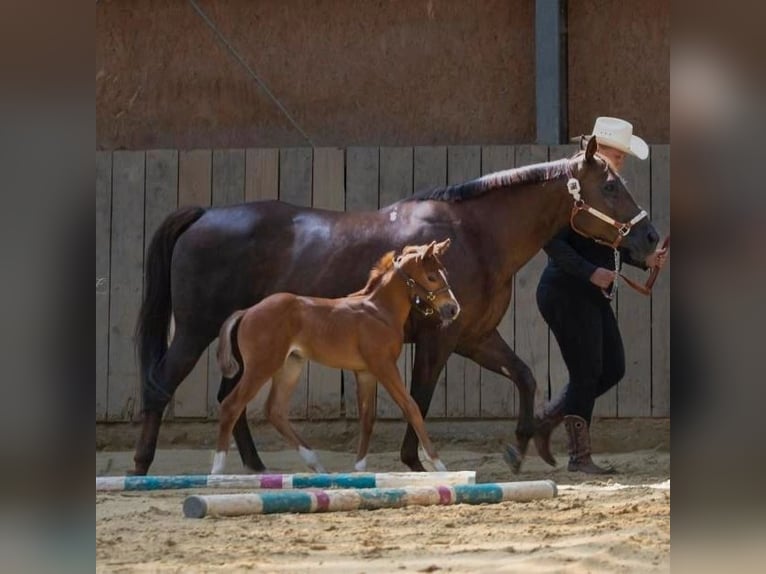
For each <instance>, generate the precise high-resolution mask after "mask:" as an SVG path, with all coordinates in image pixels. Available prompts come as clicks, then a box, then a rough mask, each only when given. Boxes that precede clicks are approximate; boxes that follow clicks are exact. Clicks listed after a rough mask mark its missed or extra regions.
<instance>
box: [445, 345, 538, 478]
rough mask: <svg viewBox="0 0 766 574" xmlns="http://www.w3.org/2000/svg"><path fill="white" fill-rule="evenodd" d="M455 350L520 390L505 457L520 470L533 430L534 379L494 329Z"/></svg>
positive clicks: (512, 465) (535, 385)
mask: <svg viewBox="0 0 766 574" xmlns="http://www.w3.org/2000/svg"><path fill="white" fill-rule="evenodd" d="M457 352H458V353H460V354H461V355H462V356H464V357H466V358H468V359H471V360H472V361H475V362H476V363H478V364H479V365H481V366H482V367H484V368H485V369H489V370H490V371H494V372H495V373H498V374H500V375H503V376H505V377H507V378H509V379H510V380H512V381H513V382H514V383H515V384H516V387H517V388H518V389H519V401H520V403H519V420H518V422H517V424H516V446H515V447H512V446H510V447H508V449H507V452H506V460H507V461H508V464H510V465H511V468H512V469H513V471H514V472H519V470H520V469H521V462H522V460H523V458H524V455H525V454H526V452H527V447H528V446H529V440H530V439H531V438H532V436H533V435H534V433H535V421H534V412H535V391H536V389H537V382H536V381H535V378H534V376H533V375H532V371H531V370H530V368H529V367H528V366H527V364H526V363H525V362H524V361H522V360H521V359H520V358H519V357H518V355H516V353H514V352H513V351H512V350H511V348H510V347H509V346H508V344H507V343H506V342H505V341H504V340H503V338H502V337H501V336H500V333H498V332H497V330H495V331H492V333H490V334H489V335H488V336H487V337H484V338H483V339H481V340H480V341H478V342H477V343H475V344H468V345H466V344H461V345H460V346H459V347H458V349H457Z"/></svg>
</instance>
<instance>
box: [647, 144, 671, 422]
mask: <svg viewBox="0 0 766 574" xmlns="http://www.w3.org/2000/svg"><path fill="white" fill-rule="evenodd" d="M651 209H652V222H653V223H654V226H655V227H656V228H657V232H658V233H659V234H660V237H661V238H662V240H664V238H665V237H666V236H668V235H669V234H670V146H669V145H654V146H652V206H651ZM662 240H661V241H662ZM671 261H672V257H670V258H669V259H668V262H667V263H666V264H665V267H664V268H663V269H662V271H661V272H660V274H659V276H658V277H657V281H656V282H655V284H654V290H653V291H652V416H654V417H669V416H670V268H671V266H672V263H671Z"/></svg>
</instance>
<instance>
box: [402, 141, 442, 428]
mask: <svg viewBox="0 0 766 574" xmlns="http://www.w3.org/2000/svg"><path fill="white" fill-rule="evenodd" d="M444 185H447V148H446V147H443V146H439V147H416V148H414V149H413V152H412V188H413V192H415V193H417V192H418V191H420V190H423V189H430V188H433V187H440V186H444ZM413 353H414V350H413ZM413 362H414V355H413ZM446 370H447V369H446V368H444V369H442V372H441V373H440V374H439V378H438V379H437V380H436V387H435V388H434V394H433V396H432V397H431V406H430V407H429V410H428V416H429V417H431V418H439V417H444V416H445V414H446V412H447V385H446ZM410 384H411V383H410Z"/></svg>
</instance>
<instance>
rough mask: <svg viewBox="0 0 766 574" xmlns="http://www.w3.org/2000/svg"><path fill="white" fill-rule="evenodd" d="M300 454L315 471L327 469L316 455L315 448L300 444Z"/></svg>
mask: <svg viewBox="0 0 766 574" xmlns="http://www.w3.org/2000/svg"><path fill="white" fill-rule="evenodd" d="M298 454H300V455H301V458H302V459H303V461H304V462H305V463H306V464H307V465H308V467H309V468H310V469H311V470H313V471H314V472H325V469H324V467H323V466H322V463H321V462H319V457H318V456H317V455H316V453H315V452H314V451H313V450H311V449H310V448H306V447H304V446H299V447H298Z"/></svg>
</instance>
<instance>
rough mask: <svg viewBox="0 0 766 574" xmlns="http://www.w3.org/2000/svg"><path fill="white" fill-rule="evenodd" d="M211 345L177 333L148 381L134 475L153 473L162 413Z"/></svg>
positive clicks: (202, 339) (205, 341)
mask: <svg viewBox="0 0 766 574" xmlns="http://www.w3.org/2000/svg"><path fill="white" fill-rule="evenodd" d="M209 343H210V339H208V338H206V337H192V336H190V335H187V334H185V333H179V332H178V331H176V333H175V335H174V337H173V341H172V343H171V344H170V347H169V348H168V351H167V353H165V356H164V357H163V358H162V359H161V360H160V361H159V362H158V363H157V365H156V366H155V367H154V369H152V372H151V373H150V374H149V376H148V377H147V382H146V384H145V385H144V386H143V388H142V389H141V392H142V399H143V420H142V424H141V435H140V436H139V439H138V443H137V444H136V452H135V455H134V456H133V462H134V464H135V468H134V470H133V472H132V474H136V475H145V474H146V473H147V472H148V471H149V466H150V465H151V464H152V461H153V460H154V454H155V451H156V450H157V437H158V436H159V433H160V424H161V423H162V413H163V411H164V410H165V407H166V406H167V404H168V402H170V398H171V397H172V396H173V393H175V391H176V389H177V388H178V385H180V384H181V381H183V380H184V379H185V378H186V377H187V375H188V374H189V373H190V372H191V370H192V369H193V368H194V365H195V364H196V363H197V359H198V358H199V356H200V355H201V354H202V351H204V350H205V347H207V345H208V344H209Z"/></svg>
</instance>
